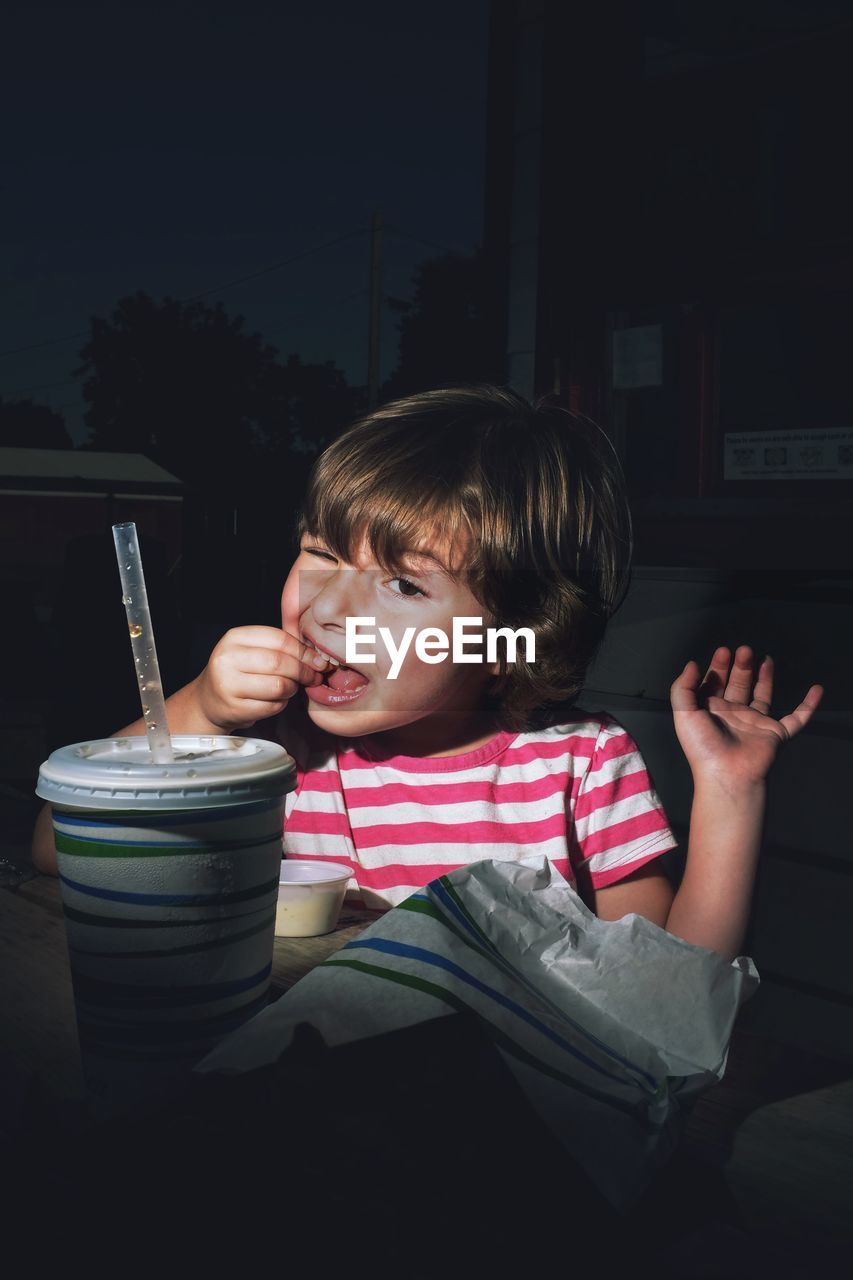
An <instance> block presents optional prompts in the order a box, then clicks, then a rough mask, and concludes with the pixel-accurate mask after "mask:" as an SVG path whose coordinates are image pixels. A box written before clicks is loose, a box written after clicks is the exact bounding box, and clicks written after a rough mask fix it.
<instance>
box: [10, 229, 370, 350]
mask: <svg viewBox="0 0 853 1280" xmlns="http://www.w3.org/2000/svg"><path fill="white" fill-rule="evenodd" d="M369 230H370V228H369V227H359V228H358V230H356V231H348V232H347V233H346V235H342V236H337V237H336V238H335V239H334V240H327V241H326V242H325V244H318V245H315V246H314V247H313V248H312V249H304V250H303V251H302V252H301V253H295V254H294V255H293V256H292V257H290V258H283V259H282V261H281V262H272V263H270V265H269V266H267V267H261V269H260V270H259V271H253V272H251V274H250V275H247V276H239V277H238V278H237V279H236V280H226V281H225V282H224V284H218V285H215V286H214V287H213V288H212V289H205V290H204V291H203V292H202V293H194V294H192V295H191V297H189V298H179V299H178V301H179V302H198V301H199V300H200V299H201V298H209V297H210V296H211V294H214V293H221V292H222V290H223V289H233V288H235V286H236V285H238V284H245V283H246V282H247V281H248V280H257V279H259V278H260V277H261V276H267V275H270V273H271V272H273V271H280V270H281V269H282V267H289V266H290V265H291V264H292V263H294V262H301V261H302V259H303V258H309V257H310V256H311V254H313V253H322V251H323V250H324V249H331V248H333V247H334V246H335V245H338V244H343V242H344V241H345V240H354V239H355V238H356V237H357V236H363V235H367V233H368V231H369ZM88 337H89V330H88V329H84V330H83V331H82V332H79V333H69V334H66V336H65V337H64V338H48V339H47V340H46V341H45V342H31V343H28V344H27V346H24V347H11V348H9V350H7V351H0V359H3V358H4V357H5V356H19V355H23V354H24V352H26V351H41V350H42V349H43V348H44V347H57V346H60V345H61V344H62V343H64V342H76V341H77V340H78V339H80V338H88Z"/></svg>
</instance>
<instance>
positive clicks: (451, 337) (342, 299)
mask: <svg viewBox="0 0 853 1280" xmlns="http://www.w3.org/2000/svg"><path fill="white" fill-rule="evenodd" d="M3 49H4V54H3V59H4V76H3V82H4V83H3V95H4V99H5V103H4V108H3V117H4V120H5V121H6V122H7V125H8V126H9V127H8V128H7V130H6V151H5V156H4V164H3V173H2V188H3V190H2V215H0V216H2V245H1V246H0V248H2V255H3V257H2V261H3V271H2V280H0V288H2V292H0V300H2V302H0V352H2V355H0V397H2V399H0V466H2V468H3V472H4V474H3V482H2V485H0V488H2V489H3V494H2V507H0V510H2V528H3V532H4V541H3V551H2V559H0V576H2V582H3V592H4V599H5V602H6V606H7V607H6V610H5V618H6V621H5V623H4V627H3V632H2V636H3V641H2V652H3V658H4V662H3V668H2V669H3V671H4V673H5V687H4V689H3V694H2V707H3V713H4V714H3V725H4V729H3V734H2V742H0V747H2V751H0V770H2V777H3V783H2V787H3V791H2V794H3V796H4V803H5V804H6V807H7V808H8V810H9V812H10V815H11V816H10V818H9V823H10V828H9V829H10V831H11V832H12V845H13V846H15V845H16V842H17V846H18V847H19V848H20V849H23V848H24V846H25V844H26V831H27V830H28V825H29V823H30V822H31V818H32V813H33V811H34V810H33V802H32V799H31V794H32V786H33V784H34V779H35V775H36V772H37V768H38V764H39V762H40V761H41V760H42V759H43V758H44V755H45V754H46V752H47V751H48V750H50V749H52V748H53V747H54V746H56V745H59V744H60V743H64V742H67V741H69V740H79V739H82V738H84V737H87V736H97V735H106V734H108V733H109V732H111V731H112V730H113V729H114V728H116V727H117V726H118V725H119V724H121V723H124V722H125V721H127V720H128V719H131V718H133V717H134V716H135V715H136V714H137V710H138V708H137V705H136V689H135V682H134V679H133V672H132V664H131V659H130V652H129V650H128V649H127V642H126V639H125V638H124V636H125V626H124V617H123V610H122V608H121V604H120V599H119V595H120V592H119V589H118V582H117V577H116V578H114V577H113V565H112V544H111V540H110V534H109V528H110V524H111V523H112V522H113V521H114V520H117V519H135V520H137V522H138V524H139V527H140V530H141V533H142V537H143V551H144V558H145V565H146V569H147V570H148V573H149V587H150V591H151V596H152V604H153V608H154V624H155V629H156V632H157V635H158V640H159V649H160V656H161V662H162V664H163V667H164V674H165V683H166V687H167V691H170V690H172V689H174V688H175V687H177V686H178V685H179V684H180V683H181V682H183V681H184V680H186V679H187V678H189V677H190V676H191V675H193V674H195V673H196V672H197V670H198V669H199V668H200V666H201V665H202V664H203V662H204V660H205V657H206V655H207V653H208V652H209V650H210V647H211V645H212V644H213V642H214V641H215V640H216V639H217V638H218V636H219V635H220V634H221V633H222V632H223V631H225V630H226V629H227V628H228V627H230V626H234V625H239V624H241V623H248V622H268V623H273V624H274V623H276V622H277V620H278V597H279V591H280V586H281V582H282V580H283V577H284V574H285V572H286V570H287V567H288V563H289V562H288V555H289V537H290V531H291V528H292V524H293V519H294V516H295V513H296V510H297V509H298V504H299V499H300V494H301V491H302V487H303V485H304V479H305V475H306V472H307V468H308V466H309V465H310V463H311V460H312V459H313V457H315V456H316V454H317V452H318V451H319V449H320V448H322V445H323V443H324V442H325V441H327V440H328V439H330V438H332V437H333V436H334V435H335V434H336V433H337V432H338V431H340V430H341V429H342V428H343V427H344V426H345V425H346V423H347V422H348V421H350V420H351V419H352V417H353V416H354V415H355V414H356V413H358V412H360V411H361V410H362V409H363V408H364V407H366V405H367V404H368V402H369V400H370V398H371V393H373V394H374V395H375V396H378V398H379V399H380V400H383V399H387V398H389V397H391V396H393V395H397V394H404V393H406V392H409V391H415V390H421V389H424V388H427V387H436V386H440V385H446V384H448V383H452V382H456V381H465V380H479V379H489V380H494V381H497V382H508V383H510V384H511V385H513V386H514V387H516V388H517V389H518V390H520V391H521V392H522V393H523V394H526V395H529V396H534V395H537V394H541V393H552V394H555V395H557V396H559V397H560V399H561V400H562V402H563V403H565V404H566V405H568V406H569V407H571V408H573V409H575V410H578V411H581V412H584V413H587V414H589V415H590V416H591V417H593V418H594V419H596V420H597V421H598V422H599V423H600V424H601V425H602V426H603V427H604V429H605V430H606V431H607V432H608V433H609V435H610V436H611V438H612V440H613V442H614V444H615V446H616V448H617V450H618V452H619V454H620V457H621V459H622V462H623V465H624V468H625V471H626V475H627V479H628V484H629V488H630V492H631V499H632V506H633V511H634V518H635V541H636V555H635V566H636V567H635V572H634V580H633V584H632V587H631V591H630V593H629V596H628V598H627V600H626V603H625V605H624V606H623V608H622V610H621V611H620V613H619V614H618V615H617V618H616V620H615V621H614V623H613V624H612V628H611V632H610V635H609V637H608V640H607V641H606V643H605V646H604V649H603V650H602V652H601V654H600V656H599V658H598V660H597V661H596V664H595V666H594V668H593V669H592V670H591V672H590V675H589V680H588V687H587V689H586V690H585V693H584V698H583V702H584V705H587V706H590V707H601V708H604V709H607V710H609V711H611V712H612V714H614V715H615V716H616V717H617V718H618V719H620V720H621V721H622V722H623V723H624V724H625V725H626V726H627V727H628V728H629V730H630V731H631V732H632V733H633V734H634V736H635V737H636V738H637V740H638V742H639V743H640V746H641V748H642V750H643V753H644V755H645V756H646V758H647V760H648V761H649V764H650V766H651V769H652V773H653V776H654V778H655V781H656V784H657V786H658V789H659V791H660V793H661V795H662V798H663V800H664V804H665V807H666V809H667V813H668V814H669V816H670V819H671V821H672V824H673V826H674V827H675V830H676V833H677V834H678V835H679V837H680V839H681V840H682V850H681V855H680V856H682V857H683V848H684V845H685V844H686V834H687V825H688V821H689V806H690V778H689V772H688V771H687V768H686V765H685V764H684V761H683V759H682V757H681V755H680V751H679V749H678V746H677V743H676V742H675V739H674V736H673V733H672V727H671V714H670V707H669V686H670V684H671V682H672V680H673V679H674V677H675V675H676V674H677V673H678V672H679V671H680V670H681V669H682V668H683V666H684V663H685V662H686V661H687V659H688V658H691V657H693V658H696V659H697V660H698V661H699V662H700V663H701V664H704V663H706V662H707V661H708V659H709V658H710V655H711V653H712V651H713V649H714V647H715V646H716V645H718V644H728V645H730V646H731V647H734V646H736V645H737V644H741V643H747V644H751V645H752V646H753V647H754V649H755V651H756V653H757V654H759V655H760V654H762V653H764V652H770V653H772V654H773V656H774V658H775V659H776V665H777V672H778V688H777V700H776V703H775V704H774V711H775V712H776V713H777V714H784V713H785V712H787V711H789V710H791V709H792V708H793V707H794V706H795V705H796V703H797V702H798V701H799V700H800V699H801V698H802V696H803V694H804V693H805V691H806V690H807V688H808V687H809V685H810V684H811V683H813V682H820V683H823V684H824V685H825V687H826V694H825V699H824V703H823V706H822V707H821V709H820V711H819V713H818V714H817V716H816V717H815V719H814V722H813V723H812V725H811V726H810V727H809V729H808V730H807V731H806V732H805V733H804V734H802V735H801V737H800V738H799V739H798V740H797V742H796V743H795V744H793V745H792V746H791V747H790V748H789V749H788V750H787V751H786V752H785V753H784V754H783V756H782V758H781V760H780V762H779V764H778V766H777V767H776V770H775V772H774V774H773V777H772V780H771V802H770V808H769V813H768V821H767V829H766V838H765V856H764V860H763V862H762V870H761V877H760V883H759V890H758V895H757V899H756V908H755V912H754V915H753V922H752V927H751V934H750V939H749V949H750V954H752V955H753V956H754V957H755V960H756V963H757V964H758V967H759V970H760V972H761V975H762V979H763V982H762V988H761V991H760V993H759V995H758V996H757V997H756V998H755V1000H754V1001H753V1002H752V1003H751V1004H750V1005H749V1006H748V1007H747V1009H745V1010H744V1015H743V1017H744V1019H745V1021H746V1023H748V1024H749V1025H750V1026H751V1027H752V1028H753V1029H754V1030H755V1031H756V1032H757V1033H761V1034H763V1035H766V1036H768V1037H770V1038H771V1040H773V1042H774V1043H779V1044H782V1045H785V1046H788V1047H798V1048H800V1049H803V1050H808V1051H810V1052H815V1053H820V1054H824V1055H830V1056H833V1057H836V1058H838V1059H839V1060H843V1061H845V1062H849V1061H850V1060H851V1058H853V1032H852V1031H851V1022H850V1017H849V1013H850V1004H851V1001H852V1000H853V986H851V976H850V966H849V960H848V956H847V947H846V937H847V930H848V928H849V920H850V918H851V910H853V891H851V886H853V880H851V869H853V850H851V845H850V837H849V829H850V823H849V816H848V814H847V811H846V804H845V797H846V792H847V789H848V787H849V777H850V770H851V766H853V758H851V756H853V753H851V710H852V709H853V707H851V694H853V690H852V689H851V676H850V670H849V654H850V652H851V617H853V615H851V557H850V547H851V502H850V499H851V480H850V466H851V462H850V455H849V450H850V447H851V445H850V443H849V436H848V443H847V444H845V445H843V448H846V449H847V450H848V453H847V454H842V453H837V454H836V453H835V452H833V450H834V449H835V446H830V445H828V444H827V442H826V440H825V439H824V433H826V432H829V431H846V432H848V433H849V431H850V429H851V428H853V389H851V379H850V346H851V343H850V339H851V330H853V318H851V317H852V316H853V309H852V308H851V301H852V300H853V298H852V297H851V295H853V230H851V228H853V185H851V183H850V180H849V136H850V128H851V122H853V109H852V108H853V101H851V95H853V81H851V77H850V74H849V68H850V66H851V62H853V5H851V4H850V3H847V2H840V0H737V2H736V0H717V2H716V3H713V4H711V3H710V2H707V0H682V2H680V3H678V2H676V0H657V2H652V0H638V2H637V3H627V2H623V3H620V2H618V0H600V2H599V3H596V4H586V5H582V4H573V3H557V2H556V0H553V2H552V0H540V2H539V3H534V2H533V0H529V2H527V3H525V2H523V0H517V2H508V0H507V2H504V0H495V3H493V4H491V5H488V4H486V3H471V4H465V5H459V4H450V3H445V2H444V0H441V2H440V3H436V2H433V3H431V4H430V5H428V6H427V5H399V4H391V3H384V2H382V3H370V4H366V5H362V6H352V5H349V4H343V3H338V2H337V0H333V2H330V3H327V4H325V5H323V6H318V7H315V8H313V9H308V8H307V7H303V6H297V5H295V4H288V3H279V4H275V5H273V4H259V3H247V4H242V5H240V6H239V7H235V6H232V5H226V4H222V5H218V4H213V3H210V4H187V3H177V4H175V3H173V4H169V5H158V4H145V5H142V4H111V5H106V4H103V5H102V4H79V5H74V6H52V5H47V4H44V3H29V4H26V5H23V4H12V5H11V6H7V8H6V11H5V16H4V18H3ZM377 213H379V214H381V219H382V227H381V232H379V231H377V230H376V229H375V227H376V223H375V222H374V215H375V214H377ZM371 228H374V230H371ZM371 245H373V247H374V249H376V248H377V247H379V248H380V249H381V273H380V274H378V275H377V274H376V273H374V274H373V275H372V276H371V273H370V261H371ZM371 289H373V291H374V292H373V296H374V299H375V300H376V301H377V302H378V306H379V313H380V317H381V326H380V328H381V342H380V348H379V350H380V360H379V376H378V379H376V381H375V385H374V386H373V387H372V388H371V386H370V385H369V379H368V360H367V354H368V327H369V315H370V301H371ZM638 344H640V346H642V345H643V344H645V346H644V348H643V349H644V350H645V351H646V355H647V357H648V358H647V359H646V361H645V363H640V364H638V363H637V362H636V361H634V362H633V363H632V362H631V361H625V359H624V352H625V351H626V350H628V351H630V350H632V349H633V350H635V351H636V350H637V345H638ZM756 432H814V433H815V435H814V437H813V439H814V441H815V442H817V443H816V444H815V447H814V449H812V450H809V449H808V448H806V449H805V452H804V453H803V460H802V461H801V462H800V464H799V466H798V469H796V470H795V472H794V473H793V474H791V473H786V471H785V470H784V468H781V469H780V468H778V467H777V469H776V470H774V469H773V467H771V466H770V464H769V461H768V459H767V457H766V456H765V448H766V447H768V446H766V444H765V442H763V441H758V442H755V443H754V454H755V467H754V473H753V474H752V475H748V476H743V475H741V476H735V475H734V474H733V472H732V470H731V467H729V468H728V469H727V466H726V457H727V445H726V436H727V435H732V434H735V433H737V434H743V433H747V434H748V433H756ZM774 447H776V448H781V449H783V450H784V449H790V450H792V451H793V450H794V449H795V448H796V450H798V451H800V452H802V451H803V447H804V446H803V442H802V441H800V442H797V444H796V445H794V444H793V443H791V441H790V438H787V443H786V442H785V441H783V442H782V443H781V444H778V443H777V445H776V446H774ZM838 448H839V449H841V448H842V446H841V445H839V446H838ZM827 450H828V451H829V452H826V451H827ZM127 454H132V455H134V458H135V459H136V460H135V461H132V462H129V463H128V462H127V461H126V459H125V462H124V463H123V464H122V466H125V465H126V467H128V468H129V470H122V466H119V464H118V463H117V462H116V459H117V458H124V457H125V455H127ZM830 454H831V456H830ZM104 455H109V456H108V457H107V458H106V460H103V456H104ZM731 456H732V455H731V449H729V457H730V458H731ZM786 456H787V455H786ZM797 456H798V457H799V456H800V453H799V452H798V454H797ZM140 457H141V458H142V459H148V460H149V463H148V464H143V463H142V462H140V461H139V459H140ZM97 458H101V459H102V461H99V462H96V461H93V459H97ZM110 459H112V461H111V460H110ZM845 459H846V460H845ZM151 463H154V464H156V465H157V466H158V467H159V468H160V469H161V470H160V471H152V470H151V469H150V464H151ZM785 466H787V462H786V463H785ZM146 468H147V469H146ZM810 468H811V470H810ZM176 499H180V501H177V502H176V501H175V500H176ZM671 866H672V870H673V874H674V875H677V874H678V871H679V866H680V864H679V855H676V856H675V857H674V858H673V859H671Z"/></svg>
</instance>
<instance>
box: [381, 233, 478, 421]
mask: <svg viewBox="0 0 853 1280" xmlns="http://www.w3.org/2000/svg"><path fill="white" fill-rule="evenodd" d="M414 283H415V291H414V301H413V302H412V303H411V304H406V303H400V302H397V301H396V300H395V299H388V302H389V303H390V305H391V307H392V308H393V309H395V310H398V311H400V312H402V314H401V317H400V323H399V329H400V358H399V363H398V365H397V368H396V369H395V370H394V372H393V373H392V374H391V376H390V378H389V379H388V380H387V382H386V383H385V385H384V386H383V388H382V394H383V399H386V400H390V399H394V398H396V397H397V396H404V395H409V394H411V393H412V392H416V391H425V390H428V389H430V388H433V387H440V386H452V385H454V384H458V383H464V382H501V381H502V380H503V372H502V357H501V355H500V352H499V350H498V346H499V344H498V342H497V341H496V338H495V333H496V330H495V326H494V324H493V322H492V320H491V318H490V307H489V298H490V296H491V288H492V286H491V285H490V282H489V279H488V276H487V271H486V268H485V264H484V257H483V254H482V252H481V251H478V252H476V253H474V254H471V255H470V256H463V255H461V254H446V255H445V256H444V257H441V258H434V259H431V260H430V261H428V262H423V263H421V265H420V266H419V267H418V268H417V270H416V272H415V282H414Z"/></svg>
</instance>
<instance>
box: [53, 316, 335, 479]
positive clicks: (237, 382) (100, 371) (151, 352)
mask: <svg viewBox="0 0 853 1280" xmlns="http://www.w3.org/2000/svg"><path fill="white" fill-rule="evenodd" d="M277 354H278V353H277V351H276V349H275V347H272V346H270V345H269V344H267V343H266V342H265V341H264V340H263V338H262V337H261V335H260V334H257V333H255V334H248V333H245V332H244V330H243V319H242V317H240V316H236V317H231V316H229V315H228V314H227V313H226V312H225V310H224V308H223V307H222V305H221V304H217V305H216V306H207V305H205V304H204V303H200V302H191V303H182V302H177V301H175V300H174V299H172V298H165V299H164V300H163V301H162V302H156V301H155V300H154V299H152V298H150V297H148V295H147V294H144V293H141V292H140V293H136V294H135V295H134V296H133V297H128V298H122V299H121V300H120V301H119V302H118V304H117V306H116V308H115V311H114V312H113V315H112V317H111V319H110V320H102V319H97V318H96V319H93V320H92V336H91V338H90V340H89V342H88V343H87V344H86V346H85V347H84V348H83V349H82V351H81V352H80V356H81V360H82V362H83V363H82V366H81V368H80V369H79V370H77V373H78V374H79V375H82V376H83V377H84V378H85V382H84V384H83V394H84V396H85V398H86V400H87V401H88V403H89V410H88V412H87V414H86V415H85V421H86V423H87V425H88V426H89V428H90V440H89V444H88V446H87V447H89V448H92V449H109V450H118V451H123V452H138V453H144V454H146V455H147V456H148V457H150V458H152V459H153V460H154V461H156V462H159V463H160V464H161V465H162V466H164V467H166V469H167V470H169V471H172V472H173V473H174V474H175V475H177V476H178V477H179V478H180V479H182V480H184V481H186V482H187V483H190V484H196V485H201V486H203V487H205V486H207V485H208V484H210V483H215V484H219V483H222V482H225V483H227V484H230V483H231V482H233V483H239V482H240V480H241V478H242V479H244V478H245V477H246V476H247V475H250V474H251V473H252V472H253V471H254V470H255V469H256V467H257V465H258V462H259V460H260V459H263V458H264V457H267V458H274V459H278V460H280V459H281V458H282V457H284V456H285V455H287V454H288V453H289V452H296V453H308V454H311V453H316V452H317V450H318V448H319V447H320V445H321V444H322V443H323V441H324V440H325V439H326V438H327V437H328V436H329V435H331V434H334V433H335V432H336V431H337V430H339V429H340V427H342V426H343V425H344V422H345V419H346V417H347V414H348V411H349V410H350V407H351V402H352V398H353V393H352V392H351V391H350V389H349V388H347V386H346V382H345V380H344V376H343V374H342V373H341V371H340V370H338V369H336V368H335V366H334V364H333V363H332V362H329V363H327V364H323V365H306V364H303V363H302V362H301V360H300V359H299V357H298V356H291V357H290V358H289V359H288V361H287V364H286V365H282V364H281V363H279V361H278V359H277Z"/></svg>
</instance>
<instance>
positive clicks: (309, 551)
mask: <svg viewBox="0 0 853 1280" xmlns="http://www.w3.org/2000/svg"><path fill="white" fill-rule="evenodd" d="M299 549H300V551H301V552H302V554H303V555H306V556H318V557H319V558H320V559H321V560H331V561H333V562H334V561H336V560H337V557H336V556H333V555H332V553H331V551H323V550H322V548H320V547H300V548H299Z"/></svg>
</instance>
